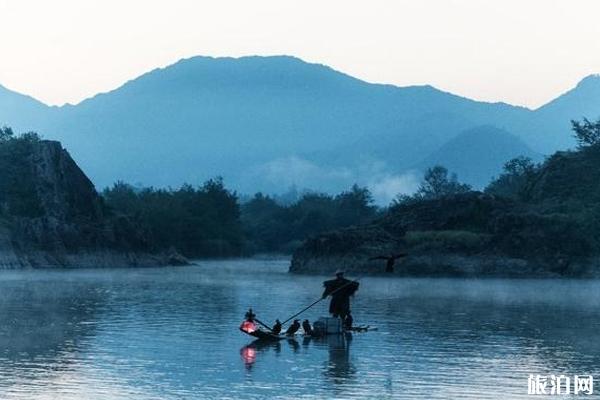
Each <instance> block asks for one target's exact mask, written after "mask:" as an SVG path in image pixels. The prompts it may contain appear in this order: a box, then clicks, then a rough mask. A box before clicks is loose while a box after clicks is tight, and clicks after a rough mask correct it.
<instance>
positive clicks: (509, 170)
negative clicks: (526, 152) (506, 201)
mask: <svg viewBox="0 0 600 400" xmlns="http://www.w3.org/2000/svg"><path fill="white" fill-rule="evenodd" d="M538 169H539V166H537V165H536V164H535V163H534V162H533V161H532V160H531V158H528V157H522V156H521V157H516V158H513V159H512V160H509V161H507V162H506V163H505V164H504V168H503V171H502V174H500V176H499V177H498V178H496V179H494V180H492V182H490V184H489V185H488V187H487V188H486V189H485V191H486V193H490V194H494V195H498V196H503V197H508V198H513V199H518V200H527V197H528V196H527V189H528V187H529V185H530V183H531V182H532V181H533V179H534V177H535V176H536V173H537V171H538Z"/></svg>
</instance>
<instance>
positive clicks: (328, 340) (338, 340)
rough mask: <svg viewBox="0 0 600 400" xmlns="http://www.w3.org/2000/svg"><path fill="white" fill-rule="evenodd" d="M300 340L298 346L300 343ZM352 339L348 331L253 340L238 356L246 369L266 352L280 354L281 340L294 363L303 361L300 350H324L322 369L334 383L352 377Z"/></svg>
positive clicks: (353, 368)
mask: <svg viewBox="0 0 600 400" xmlns="http://www.w3.org/2000/svg"><path fill="white" fill-rule="evenodd" d="M300 342H301V343H302V345H300ZM351 342H352V333H346V334H343V335H328V336H325V337H322V338H316V337H311V336H304V337H302V338H300V337H294V338H289V339H283V340H281V341H266V340H255V341H253V342H252V343H250V344H247V345H245V346H243V347H242V348H241V349H240V356H241V358H242V361H243V362H244V365H245V367H246V369H247V370H248V371H251V370H252V367H253V366H254V364H255V363H256V362H257V360H258V359H260V358H261V357H265V356H266V354H267V353H269V352H274V354H275V355H279V354H281V348H282V343H283V345H287V346H289V348H290V350H291V351H292V353H293V354H295V355H296V356H298V357H297V358H296V359H294V360H293V362H295V363H305V362H306V360H305V359H303V357H302V354H300V350H301V349H302V350H303V351H304V353H306V352H308V351H310V350H311V348H312V350H316V351H323V350H325V351H327V353H328V358H327V361H326V362H325V363H324V365H323V368H322V371H323V374H324V376H325V377H327V378H328V379H330V380H331V382H332V383H334V384H343V383H347V381H348V380H349V379H350V378H352V377H353V376H354V374H355V373H356V368H355V367H354V365H353V364H352V362H351V359H350V344H351Z"/></svg>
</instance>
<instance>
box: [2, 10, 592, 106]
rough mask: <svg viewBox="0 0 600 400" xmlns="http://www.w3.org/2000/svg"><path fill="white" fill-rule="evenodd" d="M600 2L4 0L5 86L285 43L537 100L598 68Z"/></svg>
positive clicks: (56, 94) (52, 90)
mask: <svg viewBox="0 0 600 400" xmlns="http://www.w3.org/2000/svg"><path fill="white" fill-rule="evenodd" d="M599 16H600V1H598V0H589V1H588V0H564V1H562V0H561V1H553V0H413V1H404V0H389V1H381V0H364V1H353V0H301V1H286V0H252V1H251V0H240V1H231V0H212V1H200V0H168V1H166V0H165V1H159V0H156V1H152V0H146V1H142V0H52V1H48V0H39V1H35V0H0V21H1V22H0V84H2V85H4V86H6V87H8V88H10V89H12V90H16V91H18V92H21V93H25V94H29V95H31V96H33V97H35V98H37V99H39V100H41V101H43V102H45V103H48V104H58V105H60V104H63V103H65V102H69V103H77V102H79V101H81V100H82V99H84V98H86V97H89V96H92V95H94V94H96V93H98V92H105V91H108V90H112V89H114V88H116V87H118V86H120V85H122V84H123V83H124V82H126V81H127V80H130V79H133V78H135V77H136V76H139V75H140V74H142V73H144V72H147V71H149V70H151V69H154V68H156V67H162V66H166V65H169V64H172V63H174V62H176V61H177V60H179V59H181V58H186V57H191V56H195V55H207V56H234V57H237V56H243V55H276V54H288V55H294V56H297V57H300V58H302V59H304V60H306V61H309V62H317V63H322V64H326V65H329V66H331V67H333V68H335V69H337V70H340V71H343V72H346V73H348V74H350V75H353V76H356V77H358V78H361V79H364V80H366V81H369V82H380V83H391V84H395V85H399V86H406V85H415V84H431V85H433V86H435V87H437V88H439V89H442V90H446V91H450V92H452V93H456V94H459V95H463V96H467V97H470V98H473V99H478V100H486V101H505V102H508V103H511V104H517V105H525V106H529V107H537V106H539V105H541V104H543V103H545V102H547V101H548V100H550V99H552V98H554V97H556V96H557V95H559V94H560V93H562V92H565V91H566V90H568V89H570V88H571V87H573V86H574V85H575V84H576V83H577V82H578V81H579V80H580V79H581V78H583V77H584V76H586V75H589V74H592V73H600V23H599V22H598V21H599V20H598V18H599Z"/></svg>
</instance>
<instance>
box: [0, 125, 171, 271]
mask: <svg viewBox="0 0 600 400" xmlns="http://www.w3.org/2000/svg"><path fill="white" fill-rule="evenodd" d="M0 162H1V163H2V164H3V165H1V166H2V167H3V169H2V172H0V179H1V180H2V182H1V184H0V268H22V267H109V266H142V265H161V264H167V263H168V262H169V257H167V256H165V255H162V254H157V253H156V252H154V251H153V248H152V245H151V240H150V238H149V237H148V235H147V233H146V232H145V230H144V229H143V228H142V227H140V226H136V225H135V224H134V223H133V222H131V221H130V220H129V219H127V218H124V217H120V216H117V215H111V213H110V212H109V211H108V210H107V209H106V207H105V206H104V204H103V200H102V198H101V197H100V196H99V195H98V194H97V192H96V190H95V188H94V186H93V184H92V182H91V181H90V180H89V179H88V178H87V176H86V175H85V174H84V173H83V172H82V171H81V169H79V167H78V166H77V164H76V163H75V162H74V161H73V159H72V158H71V156H70V155H69V153H68V152H67V151H66V150H65V149H63V148H62V146H61V144H60V143H59V142H54V141H47V140H39V139H37V137H35V136H32V137H24V138H11V139H8V140H4V141H2V142H0Z"/></svg>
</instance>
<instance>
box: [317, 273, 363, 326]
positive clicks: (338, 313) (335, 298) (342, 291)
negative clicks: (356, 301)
mask: <svg viewBox="0 0 600 400" xmlns="http://www.w3.org/2000/svg"><path fill="white" fill-rule="evenodd" d="M323 286H325V291H324V292H323V298H326V297H327V296H331V303H329V312H330V313H331V314H332V315H333V316H334V317H340V318H342V320H344V319H345V318H346V315H348V314H350V296H352V295H354V293H355V292H356V291H357V290H358V282H356V281H350V280H348V279H346V278H344V271H342V270H340V269H338V270H337V271H336V272H335V279H332V280H330V281H325V282H323Z"/></svg>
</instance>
